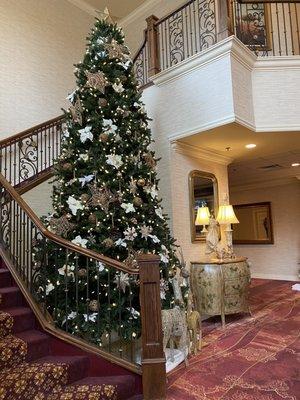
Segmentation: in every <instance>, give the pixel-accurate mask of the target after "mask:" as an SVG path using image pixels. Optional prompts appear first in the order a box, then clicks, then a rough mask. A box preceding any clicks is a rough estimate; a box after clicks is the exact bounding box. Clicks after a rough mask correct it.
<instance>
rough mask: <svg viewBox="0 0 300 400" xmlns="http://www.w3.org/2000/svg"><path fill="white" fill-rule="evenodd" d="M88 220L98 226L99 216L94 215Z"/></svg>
mask: <svg viewBox="0 0 300 400" xmlns="http://www.w3.org/2000/svg"><path fill="white" fill-rule="evenodd" d="M88 220H89V222H90V223H91V224H96V223H97V215H96V214H95V213H92V214H90V215H89V217H88Z"/></svg>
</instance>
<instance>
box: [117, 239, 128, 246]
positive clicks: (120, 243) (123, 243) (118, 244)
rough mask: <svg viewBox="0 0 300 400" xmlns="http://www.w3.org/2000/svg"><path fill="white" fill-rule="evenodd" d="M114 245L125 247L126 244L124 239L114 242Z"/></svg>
mask: <svg viewBox="0 0 300 400" xmlns="http://www.w3.org/2000/svg"><path fill="white" fill-rule="evenodd" d="M115 244H116V246H119V247H125V248H126V247H127V243H126V242H125V239H118V240H117V241H116V242H115Z"/></svg>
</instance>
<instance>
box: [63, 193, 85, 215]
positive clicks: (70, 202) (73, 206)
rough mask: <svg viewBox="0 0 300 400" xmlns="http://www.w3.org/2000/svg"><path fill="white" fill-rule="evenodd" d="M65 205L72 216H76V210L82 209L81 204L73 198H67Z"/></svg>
mask: <svg viewBox="0 0 300 400" xmlns="http://www.w3.org/2000/svg"><path fill="white" fill-rule="evenodd" d="M67 203H68V206H69V208H70V210H71V212H72V214H73V215H76V214H77V211H78V210H83V209H84V206H83V204H82V203H81V202H80V201H79V200H76V199H75V198H74V197H73V196H69V198H68V200H67Z"/></svg>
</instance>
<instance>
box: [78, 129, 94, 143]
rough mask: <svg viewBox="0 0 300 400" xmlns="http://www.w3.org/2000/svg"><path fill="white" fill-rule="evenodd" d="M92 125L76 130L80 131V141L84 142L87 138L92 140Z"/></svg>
mask: <svg viewBox="0 0 300 400" xmlns="http://www.w3.org/2000/svg"><path fill="white" fill-rule="evenodd" d="M91 130H92V127H91V126H86V127H85V128H83V129H80V130H79V131H78V132H79V133H80V141H81V142H82V143H85V142H86V141H87V140H93V138H94V136H93V134H92V132H91Z"/></svg>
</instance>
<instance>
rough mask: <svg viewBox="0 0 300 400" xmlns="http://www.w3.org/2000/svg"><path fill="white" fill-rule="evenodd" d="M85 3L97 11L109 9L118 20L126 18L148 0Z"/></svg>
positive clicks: (114, 0)
mask: <svg viewBox="0 0 300 400" xmlns="http://www.w3.org/2000/svg"><path fill="white" fill-rule="evenodd" d="M84 1H85V3H87V4H88V5H90V6H91V7H93V8H94V9H96V10H101V11H102V10H104V8H105V7H108V9H109V12H110V14H111V15H112V16H114V17H117V19H120V18H123V17H126V16H127V15H128V14H130V13H131V12H132V11H134V10H135V9H136V8H137V7H139V6H140V5H142V4H143V3H145V1H146V0H84Z"/></svg>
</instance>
